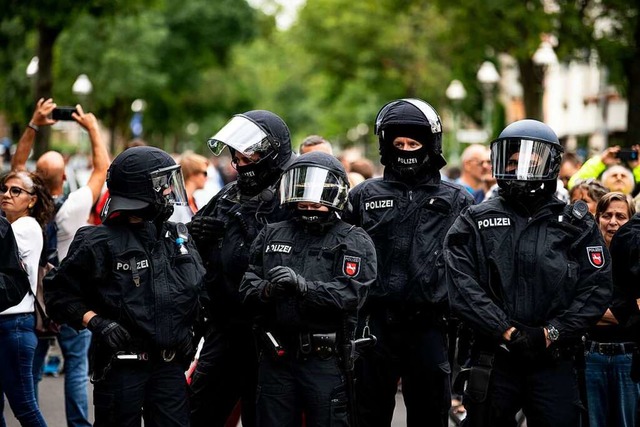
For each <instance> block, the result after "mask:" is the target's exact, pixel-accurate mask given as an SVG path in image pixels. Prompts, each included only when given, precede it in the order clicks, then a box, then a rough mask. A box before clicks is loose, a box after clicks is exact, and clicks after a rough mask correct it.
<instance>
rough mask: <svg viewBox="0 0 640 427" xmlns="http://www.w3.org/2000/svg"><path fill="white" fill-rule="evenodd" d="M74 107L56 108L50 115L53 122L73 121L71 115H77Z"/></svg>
mask: <svg viewBox="0 0 640 427" xmlns="http://www.w3.org/2000/svg"><path fill="white" fill-rule="evenodd" d="M77 112H78V111H77V110H76V107H56V108H54V109H53V112H52V113H51V118H52V119H53V120H73V117H71V113H77Z"/></svg>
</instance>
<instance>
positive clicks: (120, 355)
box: [113, 349, 182, 363]
mask: <svg viewBox="0 0 640 427" xmlns="http://www.w3.org/2000/svg"><path fill="white" fill-rule="evenodd" d="M113 359H115V360H131V361H140V362H167V363H168V362H173V361H174V360H176V361H180V360H181V359H182V355H181V354H179V353H178V352H177V351H176V350H168V349H165V350H154V351H139V352H126V351H119V352H117V353H116V354H114V355H113Z"/></svg>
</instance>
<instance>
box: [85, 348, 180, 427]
mask: <svg viewBox="0 0 640 427" xmlns="http://www.w3.org/2000/svg"><path fill="white" fill-rule="evenodd" d="M184 371H185V366H184V363H182V362H177V361H172V362H165V361H163V360H161V359H158V360H151V361H137V360H136V361H114V362H113V363H112V365H111V368H110V369H109V371H108V372H107V373H106V375H105V377H104V379H102V380H100V381H99V382H97V383H95V385H94V388H93V404H94V406H95V423H94V426H95V427H113V426H118V427H134V426H135V427H139V426H140V424H141V423H140V421H141V419H142V418H144V425H145V426H149V427H170V426H171V427H178V426H180V427H184V426H186V425H189V402H188V395H187V382H186V379H185V376H184Z"/></svg>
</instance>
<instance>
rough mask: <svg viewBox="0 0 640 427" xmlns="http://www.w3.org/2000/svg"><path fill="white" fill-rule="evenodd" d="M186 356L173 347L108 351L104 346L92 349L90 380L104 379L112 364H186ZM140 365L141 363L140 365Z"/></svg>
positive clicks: (94, 381) (95, 381)
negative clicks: (99, 348)
mask: <svg viewBox="0 0 640 427" xmlns="http://www.w3.org/2000/svg"><path fill="white" fill-rule="evenodd" d="M187 358H188V357H187V356H186V355H185V354H183V352H181V351H178V350H175V349H154V350H149V351H118V352H116V353H109V351H108V350H107V349H106V348H101V350H98V349H93V350H92V353H91V357H90V368H91V369H90V371H91V382H92V383H94V384H95V383H97V382H99V381H101V380H103V379H104V377H105V376H106V374H107V372H109V371H110V370H111V368H112V366H117V365H120V364H124V363H126V364H129V363H136V364H138V363H140V364H144V365H146V364H148V363H181V364H188V362H190V360H187ZM141 366H142V365H141Z"/></svg>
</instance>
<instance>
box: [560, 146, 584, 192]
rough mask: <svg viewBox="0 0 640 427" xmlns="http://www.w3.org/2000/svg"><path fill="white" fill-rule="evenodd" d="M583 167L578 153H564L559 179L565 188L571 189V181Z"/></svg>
mask: <svg viewBox="0 0 640 427" xmlns="http://www.w3.org/2000/svg"><path fill="white" fill-rule="evenodd" d="M580 167H582V159H580V157H579V156H578V155H577V154H576V153H564V154H563V155H562V161H561V163H560V172H559V173H558V178H559V179H560V181H562V185H564V188H567V189H568V188H569V180H570V179H571V177H572V176H573V175H574V174H575V173H576V172H578V170H580Z"/></svg>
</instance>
